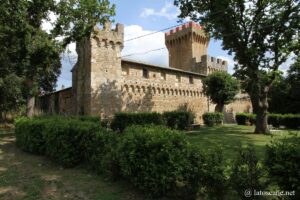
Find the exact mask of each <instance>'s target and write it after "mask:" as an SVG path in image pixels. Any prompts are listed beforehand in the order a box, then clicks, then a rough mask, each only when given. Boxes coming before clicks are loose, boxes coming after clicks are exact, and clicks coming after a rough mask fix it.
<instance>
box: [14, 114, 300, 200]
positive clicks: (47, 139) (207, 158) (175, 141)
mask: <svg viewBox="0 0 300 200" xmlns="http://www.w3.org/2000/svg"><path fill="white" fill-rule="evenodd" d="M16 137H17V145H18V146H19V147H21V148H22V149H24V150H26V151H28V152H32V153H38V154H44V155H46V156H49V157H50V158H51V159H53V160H54V161H55V162H58V163H60V164H62V165H64V166H67V167H72V166H75V165H77V164H80V163H83V162H86V164H87V165H86V166H89V167H90V168H91V169H93V170H95V171H96V172H97V173H106V174H107V173H108V174H111V175H112V176H113V177H114V178H124V179H127V180H129V181H130V182H131V183H132V184H133V185H135V186H136V187H138V188H139V189H140V190H142V191H144V192H145V193H146V194H149V195H151V196H171V197H172V198H176V199H196V196H198V197H199V196H200V197H201V198H203V199H232V198H231V197H232V195H235V196H239V197H240V199H241V198H244V190H245V188H259V189H264V188H263V187H264V186H265V184H264V181H265V180H267V181H269V180H272V182H273V183H274V184H276V185H278V186H280V189H284V190H289V191H290V190H293V189H294V190H296V191H297V192H299V184H297V183H299V181H300V177H299V173H298V171H299V163H300V151H299V146H300V145H299V144H300V141H299V138H297V139H294V138H292V139H291V141H293V144H290V145H286V144H284V143H276V144H272V145H270V146H268V147H267V156H266V160H265V161H264V163H265V164H264V165H263V164H262V163H259V162H258V159H257V157H256V154H255V152H254V150H253V148H247V149H241V150H240V154H239V156H237V158H235V159H234V161H233V162H232V166H230V167H229V166H227V165H226V162H224V160H223V156H222V151H221V150H212V151H211V152H203V151H201V150H199V149H198V148H197V147H195V146H192V145H191V144H190V143H189V142H188V141H187V138H186V135H185V134H183V133H182V132H179V131H177V130H172V129H168V128H166V127H164V126H131V127H128V128H126V129H125V130H124V132H123V134H117V133H116V132H112V131H109V130H106V129H101V128H99V126H98V123H92V122H84V121H81V120H79V119H64V120H62V119H59V120H58V119H32V120H29V119H20V120H18V121H17V122H16ZM264 171H266V172H267V173H263V172H264ZM265 174H267V175H268V176H267V177H266V175H265ZM283 175H284V176H283ZM232 192H234V193H235V194H233V193H232ZM233 199H234V198H233ZM235 199H239V198H235Z"/></svg>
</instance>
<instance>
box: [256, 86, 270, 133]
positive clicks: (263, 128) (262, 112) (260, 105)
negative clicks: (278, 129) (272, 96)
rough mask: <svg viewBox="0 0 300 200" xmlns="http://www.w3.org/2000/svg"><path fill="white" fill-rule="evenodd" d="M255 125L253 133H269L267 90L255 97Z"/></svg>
mask: <svg viewBox="0 0 300 200" xmlns="http://www.w3.org/2000/svg"><path fill="white" fill-rule="evenodd" d="M255 106H256V108H257V110H256V123H255V125H256V127H255V131H254V133H264V134H269V133H270V130H269V129H268V116H267V112H268V106H269V105H268V98H267V92H266V91H264V94H263V95H260V96H257V97H256V105H255Z"/></svg>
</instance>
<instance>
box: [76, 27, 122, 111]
mask: <svg viewBox="0 0 300 200" xmlns="http://www.w3.org/2000/svg"><path fill="white" fill-rule="evenodd" d="M123 46H124V26H123V25H122V24H117V25H116V28H115V29H112V27H111V22H109V21H107V22H106V23H105V24H104V26H103V28H102V29H99V28H98V27H95V29H94V32H93V33H92V36H91V38H85V39H83V40H82V41H81V42H79V43H77V44H76V51H77V54H78V61H77V63H76V65H75V66H74V68H73V70H72V76H73V77H72V81H73V94H74V96H75V99H76V113H77V114H84V115H102V116H103V115H105V113H111V109H113V110H114V111H115V110H118V108H119V107H120V105H118V104H119V102H118V99H117V98H118V95H119V94H118V93H119V91H120V88H119V85H118V83H117V82H116V80H119V79H121V73H122V68H121V51H122V49H123ZM108 105H109V106H108ZM107 109H110V110H107ZM103 117H106V116H103Z"/></svg>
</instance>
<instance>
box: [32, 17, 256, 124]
mask: <svg viewBox="0 0 300 200" xmlns="http://www.w3.org/2000/svg"><path fill="white" fill-rule="evenodd" d="M165 44H166V46H167V48H168V51H169V65H170V67H162V66H158V65H153V64H150V63H145V62H137V61H133V60H128V59H122V58H121V51H122V49H123V46H124V26H123V25H122V24H117V25H116V28H115V29H112V28H111V23H110V22H106V23H105V25H104V26H103V28H102V29H99V28H95V30H94V34H93V35H92V37H91V38H85V39H83V40H82V41H81V42H79V43H77V44H76V51H77V54H78V61H77V63H76V64H75V66H74V67H73V69H72V87H71V88H66V89H64V90H60V91H57V92H53V93H50V94H47V95H43V96H41V97H40V98H39V101H37V102H38V103H37V104H38V105H37V107H38V108H39V110H41V111H43V112H46V113H50V114H64V115H100V116H101V117H102V118H110V117H112V116H113V114H114V113H115V112H120V111H124V112H153V111H155V112H163V111H172V110H178V109H190V110H192V111H193V112H194V113H195V116H196V118H195V123H202V114H203V113H205V112H209V111H214V109H215V105H214V104H212V103H211V102H210V101H209V99H208V98H207V97H206V96H205V95H204V94H203V91H202V79H203V78H205V77H206V76H207V75H208V74H209V73H212V72H214V71H227V62H226V61H224V60H221V59H217V58H214V57H210V56H208V55H207V49H208V44H209V37H208V36H207V34H206V33H205V31H204V30H203V29H202V27H201V26H200V25H198V24H196V23H194V22H189V23H186V24H184V25H182V26H180V27H177V28H175V29H173V30H171V31H169V32H167V33H165ZM250 110H251V103H250V101H249V98H248V96H247V95H244V94H239V95H237V97H236V100H235V102H233V103H231V104H229V105H226V108H225V113H227V114H232V113H236V112H250Z"/></svg>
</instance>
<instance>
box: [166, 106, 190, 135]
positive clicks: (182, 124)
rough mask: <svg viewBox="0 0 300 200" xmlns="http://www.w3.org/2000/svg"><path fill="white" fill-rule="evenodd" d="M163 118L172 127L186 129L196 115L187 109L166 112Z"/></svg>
mask: <svg viewBox="0 0 300 200" xmlns="http://www.w3.org/2000/svg"><path fill="white" fill-rule="evenodd" d="M163 119H164V121H165V123H166V126H167V127H169V128H172V129H179V130H185V129H187V128H188V126H189V125H191V124H192V123H193V121H194V115H193V114H192V113H191V112H187V111H171V112H164V113H163Z"/></svg>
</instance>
